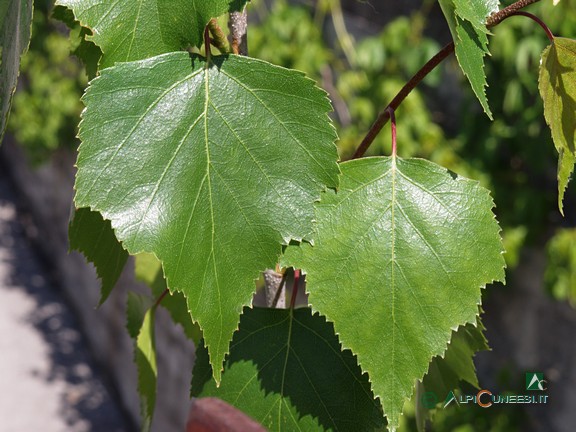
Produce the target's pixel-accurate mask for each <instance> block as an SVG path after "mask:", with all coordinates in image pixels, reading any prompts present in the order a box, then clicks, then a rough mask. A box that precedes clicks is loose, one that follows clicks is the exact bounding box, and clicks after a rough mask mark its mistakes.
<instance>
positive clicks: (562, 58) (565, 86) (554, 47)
mask: <svg viewBox="0 0 576 432" xmlns="http://www.w3.org/2000/svg"><path fill="white" fill-rule="evenodd" d="M538 87H539V89H540V95H541V96H542V100H543V101H544V117H545V118H546V123H548V125H549V126H550V129H551V130H552V140H553V141H554V145H555V147H556V150H558V155H559V156H558V208H559V209H560V213H562V214H564V210H563V205H562V202H563V200H564V192H565V191H566V186H567V185H568V182H569V181H570V176H571V175H572V171H573V170H574V163H575V162H576V41H575V40H571V39H565V38H560V37H557V38H554V42H553V43H552V44H551V45H549V46H548V47H546V49H545V50H544V52H543V53H542V61H541V62H540V79H539V86H538Z"/></svg>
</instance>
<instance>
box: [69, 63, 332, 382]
mask: <svg viewBox="0 0 576 432" xmlns="http://www.w3.org/2000/svg"><path fill="white" fill-rule="evenodd" d="M84 102H85V103H86V110H85V111H84V114H83V120H82V123H81V125H80V132H79V135H80V138H81V140H82V144H81V146H80V150H79V155H78V162H77V165H78V174H77V177H76V197H75V200H76V204H77V205H78V206H89V207H91V208H93V209H94V210H98V211H100V212H101V213H102V214H103V215H104V217H105V218H106V219H109V220H111V221H112V226H113V227H114V229H115V231H116V234H117V236H118V239H120V240H121V241H122V242H123V245H124V246H125V247H126V248H127V249H128V251H129V252H131V253H133V254H135V253H138V252H142V251H147V252H153V253H154V254H155V255H156V256H157V257H158V258H159V259H160V260H161V261H162V263H163V268H164V273H165V276H166V278H167V281H168V286H169V287H170V289H171V290H172V291H174V290H178V291H182V292H183V293H184V295H185V296H186V298H187V301H188V307H189V310H190V311H191V314H192V316H193V318H194V320H197V321H198V322H199V324H200V326H201V328H202V329H203V331H204V337H205V340H206V344H207V346H208V350H209V352H210V357H211V359H212V362H213V365H216V366H215V367H214V375H215V377H216V379H219V377H220V370H221V368H220V366H219V365H221V364H222V362H223V360H224V355H225V353H226V352H227V349H228V343H229V341H230V339H231V337H232V333H233V332H234V330H235V329H236V328H237V324H238V320H239V317H238V315H239V314H240V312H241V310H242V306H243V305H247V304H250V302H251V297H252V293H253V291H254V290H255V284H254V280H255V279H256V278H258V276H259V274H260V272H261V271H263V270H264V269H266V268H271V267H274V265H275V263H276V262H277V259H278V256H279V255H280V252H281V245H282V244H287V243H288V242H289V241H290V240H291V239H295V240H300V239H302V238H308V236H309V235H310V233H311V231H312V219H313V215H314V210H313V203H314V201H315V200H317V199H318V198H319V196H320V192H321V191H322V190H323V189H324V188H326V187H336V186H337V184H338V173H339V169H338V165H337V163H336V161H337V153H336V147H335V145H334V140H335V138H336V134H335V131H334V128H333V127H332V125H331V123H330V120H329V118H328V116H327V112H328V111H329V110H330V109H331V106H330V103H329V101H328V99H327V97H326V94H325V93H324V92H323V91H321V90H320V89H318V88H317V87H315V86H314V83H313V82H312V81H311V80H309V79H307V78H305V77H304V76H303V74H302V73H300V72H296V71H290V70H286V69H283V68H280V67H276V66H272V65H270V64H269V63H266V62H263V61H259V60H254V59H250V58H246V57H240V56H230V57H225V56H222V57H213V58H212V62H211V63H210V64H207V63H206V61H205V59H204V58H203V57H199V56H196V55H189V54H188V53H171V54H166V55H162V56H158V57H155V58H152V59H148V60H145V61H140V62H133V63H124V64H118V65H117V66H115V67H113V68H108V69H105V70H104V71H102V75H101V76H100V77H98V78H96V79H95V80H93V81H92V84H91V86H90V87H89V89H88V90H87V93H86V95H85V97H84Z"/></svg>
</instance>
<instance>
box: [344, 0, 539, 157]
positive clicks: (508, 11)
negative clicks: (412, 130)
mask: <svg viewBox="0 0 576 432" xmlns="http://www.w3.org/2000/svg"><path fill="white" fill-rule="evenodd" d="M539 1H540V0H519V1H517V2H516V3H513V4H511V5H510V6H508V7H505V8H504V9H502V10H500V11H498V12H495V13H493V14H492V15H490V16H489V17H488V19H487V20H486V27H494V26H495V25H498V24H500V23H501V22H502V21H504V20H505V19H506V18H508V17H509V16H512V15H513V14H515V13H517V12H518V11H519V10H520V9H522V8H525V7H526V6H528V5H531V4H532V3H536V2H539ZM453 52H454V42H450V43H449V44H448V45H446V46H445V47H444V48H442V49H441V50H440V52H438V53H437V54H436V55H435V56H434V57H432V58H431V59H430V60H428V62H427V63H426V64H425V65H424V66H422V68H421V69H420V70H419V71H418V72H416V74H415V75H414V76H413V77H412V78H411V79H410V81H408V82H407V83H406V85H404V87H402V89H400V91H399V92H398V94H397V95H396V96H395V97H394V99H392V102H390V103H389V104H388V106H386V108H384V110H383V111H382V112H381V113H380V114H379V115H378V117H377V118H376V121H375V122H374V123H373V124H372V126H371V127H370V130H369V131H368V133H367V134H366V136H365V137H364V139H363V140H362V142H361V143H360V145H359V146H358V148H357V149H356V152H355V153H354V155H353V156H352V159H356V158H359V157H361V156H363V155H364V153H366V150H368V147H370V145H371V144H372V143H373V142H374V139H375V138H376V136H377V135H378V134H379V133H380V131H381V130H382V128H383V127H384V125H386V123H387V122H388V120H389V119H390V111H389V109H393V110H397V109H398V107H399V106H400V104H401V103H402V102H403V101H404V99H406V96H408V95H409V94H410V92H411V91H412V90H414V88H415V87H416V86H417V85H418V84H419V83H420V82H421V81H422V80H423V79H424V78H425V77H426V75H428V74H429V73H430V72H432V70H434V68H435V67H436V66H438V65H439V64H440V63H441V62H442V61H443V60H444V59H445V58H446V57H448V56H449V55H450V54H452V53H453Z"/></svg>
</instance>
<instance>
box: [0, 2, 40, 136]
mask: <svg viewBox="0 0 576 432" xmlns="http://www.w3.org/2000/svg"><path fill="white" fill-rule="evenodd" d="M0 17H2V18H1V20H2V21H0V141H1V140H2V136H3V135H4V129H5V128H6V122H7V121H8V113H9V111H10V104H11V102H12V95H13V94H14V90H15V89H16V81H17V80H18V71H19V69H20V57H21V56H22V55H23V54H24V53H25V52H26V50H27V49H28V44H29V43H30V25H31V22H32V0H3V1H2V2H1V4H0Z"/></svg>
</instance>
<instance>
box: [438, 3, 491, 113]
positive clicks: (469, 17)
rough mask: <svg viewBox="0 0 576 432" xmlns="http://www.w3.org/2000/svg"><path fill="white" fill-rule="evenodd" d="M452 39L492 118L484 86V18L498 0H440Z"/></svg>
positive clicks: (464, 68)
mask: <svg viewBox="0 0 576 432" xmlns="http://www.w3.org/2000/svg"><path fill="white" fill-rule="evenodd" d="M439 2H440V7H441V8H442V11H443V12H444V15H445V17H446V21H447V22H448V26H449V28H450V32H451V33H452V38H453V40H454V45H455V51H456V58H457V59H458V63H459V64H460V68H461V69H462V71H463V72H464V75H466V77H467V78H468V81H469V82H470V85H471V86H472V90H473V91H474V93H475V94H476V97H477V98H478V100H479V101H480V104H481V105H482V108H484V112H485V113H486V114H487V115H488V117H490V118H492V113H491V112H490V107H489V106H488V99H486V92H485V87H486V85H487V83H486V75H485V73H484V56H485V55H486V54H489V51H488V36H487V33H488V29H487V28H486V18H487V17H488V16H489V15H490V14H491V13H493V12H495V11H497V10H498V4H499V2H498V0H474V1H470V0H439Z"/></svg>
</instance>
